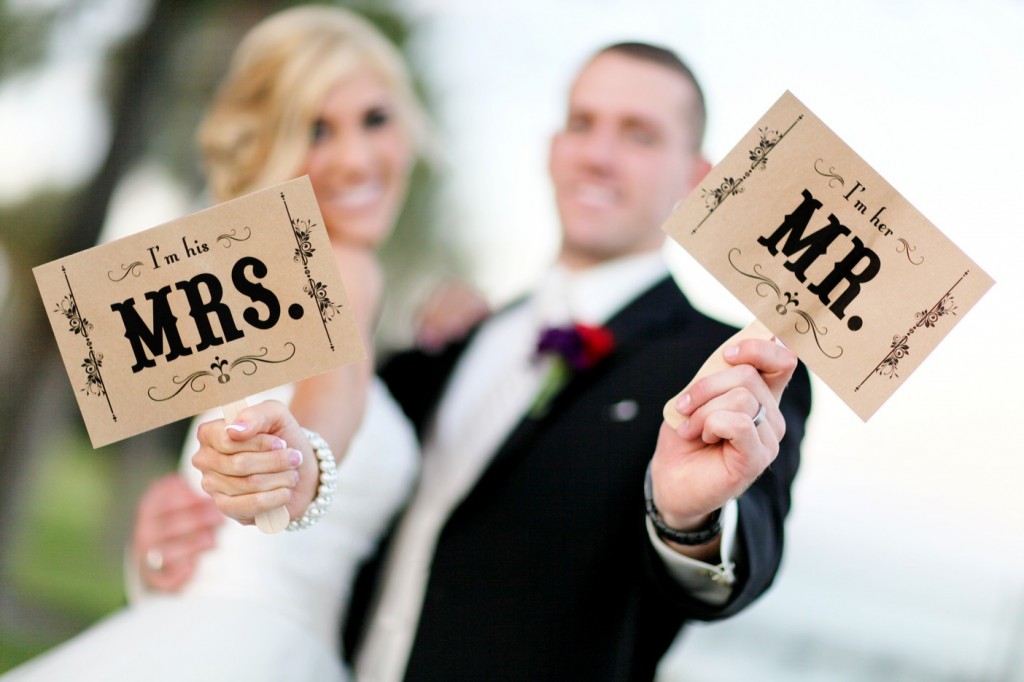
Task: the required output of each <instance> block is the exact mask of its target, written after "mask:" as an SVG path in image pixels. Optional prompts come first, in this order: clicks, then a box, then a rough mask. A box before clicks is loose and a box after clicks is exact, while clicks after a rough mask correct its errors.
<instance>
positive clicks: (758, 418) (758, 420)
mask: <svg viewBox="0 0 1024 682" xmlns="http://www.w3.org/2000/svg"><path fill="white" fill-rule="evenodd" d="M767 412H768V410H766V409H765V408H764V405H762V406H761V409H760V410H758V411H757V414H755V415H754V428H755V429H756V428H757V427H758V426H760V425H761V423H762V422H763V421H764V416H765V414H767Z"/></svg>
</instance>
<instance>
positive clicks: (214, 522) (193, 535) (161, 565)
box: [131, 474, 224, 592]
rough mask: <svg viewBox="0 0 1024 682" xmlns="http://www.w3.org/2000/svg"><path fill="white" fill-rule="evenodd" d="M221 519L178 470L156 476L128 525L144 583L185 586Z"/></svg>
mask: <svg viewBox="0 0 1024 682" xmlns="http://www.w3.org/2000/svg"><path fill="white" fill-rule="evenodd" d="M223 521H224V517H223V516H222V515H221V513H220V512H219V511H217V507H216V506H215V505H214V503H213V501H212V500H211V499H210V498H209V497H208V496H206V495H203V494H202V493H198V492H196V491H195V490H193V489H192V487H191V486H189V484H188V482H187V481H185V479H184V478H182V477H181V476H179V475H178V474H167V475H166V476H163V477H162V478H159V479H157V480H156V481H155V482H154V483H153V484H152V485H150V486H149V488H148V489H147V490H146V492H145V493H143V495H142V497H141V498H140V499H139V506H138V510H137V512H136V514H135V527H134V528H133V529H132V549H131V552H132V556H133V558H134V559H135V563H136V565H137V566H138V567H139V571H140V574H141V577H142V582H143V584H145V585H146V586H147V587H149V588H151V589H154V590H160V591H163V592H174V591H177V590H179V589H181V588H182V587H184V586H185V584H186V583H188V581H189V580H191V579H192V574H193V573H194V572H195V568H196V561H197V559H198V558H199V556H200V555H201V554H202V553H203V552H205V551H206V550H208V549H210V548H212V547H213V545H214V530H215V529H216V527H217V526H219V525H220V524H221V523H222V522H223Z"/></svg>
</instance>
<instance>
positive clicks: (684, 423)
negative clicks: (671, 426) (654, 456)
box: [676, 417, 690, 438]
mask: <svg viewBox="0 0 1024 682" xmlns="http://www.w3.org/2000/svg"><path fill="white" fill-rule="evenodd" d="M689 425H690V420H689V419H687V418H686V417H683V421H681V422H679V426H677V427H676V435H677V436H679V437H680V438H685V437H686V436H685V433H686V427H687V426H689Z"/></svg>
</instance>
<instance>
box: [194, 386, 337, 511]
mask: <svg viewBox="0 0 1024 682" xmlns="http://www.w3.org/2000/svg"><path fill="white" fill-rule="evenodd" d="M198 439H199V450H198V451H197V452H196V454H195V455H193V456H192V464H193V465H194V466H195V467H196V468H197V469H199V471H200V472H202V474H203V480H202V486H203V490H205V491H206V492H207V493H208V494H209V495H210V497H212V498H213V501H214V502H215V503H216V505H217V508H218V509H220V511H221V512H223V513H224V515H225V516H230V517H231V518H233V519H235V520H236V521H238V522H240V523H242V524H245V525H249V524H252V523H254V520H255V518H256V516H257V515H258V514H260V513H262V512H266V511H270V510H272V509H276V508H277V507H282V506H283V507H285V508H287V510H288V515H289V516H290V517H291V518H293V519H294V518H298V517H300V516H302V514H303V513H304V512H305V510H306V507H308V506H309V504H310V502H312V500H313V498H314V496H315V495H316V489H317V484H318V481H319V470H318V467H317V463H316V458H315V457H314V456H313V448H312V447H311V446H310V444H309V440H308V439H307V438H306V434H305V433H304V432H303V431H302V429H301V428H300V427H299V424H298V422H297V421H296V420H295V417H293V416H292V414H291V413H290V412H289V411H288V408H287V407H285V406H284V405H283V404H282V403H280V402H278V401H276V400H268V401H266V402H262V403H260V404H258V405H252V406H249V407H247V408H245V409H243V410H242V411H241V412H239V413H238V417H237V418H236V419H235V421H234V422H232V423H231V424H226V423H225V422H224V420H223V419H218V420H216V421H211V422H206V423H204V424H202V425H201V426H200V427H199V432H198Z"/></svg>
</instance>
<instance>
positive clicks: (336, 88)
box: [0, 6, 428, 682]
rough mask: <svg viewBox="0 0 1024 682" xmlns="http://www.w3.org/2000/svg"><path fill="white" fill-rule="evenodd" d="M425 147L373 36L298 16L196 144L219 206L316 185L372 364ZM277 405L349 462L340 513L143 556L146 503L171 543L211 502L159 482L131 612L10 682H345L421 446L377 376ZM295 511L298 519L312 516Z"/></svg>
mask: <svg viewBox="0 0 1024 682" xmlns="http://www.w3.org/2000/svg"><path fill="white" fill-rule="evenodd" d="M427 142H428V136H427V123H426V116H425V114H424V112H423V109H422V107H421V105H420V103H419V102H418V100H417V99H416V97H415V95H414V94H413V90H412V87H411V84H410V80H409V77H408V75H407V73H406V70H405V67H404V65H403V62H402V59H401V57H400V56H399V54H398V52H397V51H396V50H395V48H394V47H393V46H392V45H391V44H390V43H388V41H387V40H386V39H384V38H383V37H382V36H381V35H380V34H379V33H378V32H377V31H376V29H374V28H373V27H372V26H371V25H370V24H368V23H367V22H365V21H364V20H362V19H360V18H359V17H357V16H354V15H353V14H351V13H349V12H347V11H345V10H342V9H339V8H335V7H314V6H308V7H298V8H292V9H289V10H285V11H282V12H279V13H278V14H275V15H273V16H271V17H269V18H267V19H265V20H264V21H262V22H261V23H260V24H258V25H257V26H256V27H255V28H254V29H253V30H252V31H251V32H250V33H249V34H248V35H247V36H246V37H245V38H244V40H243V41H242V43H241V44H240V45H239V47H238V49H237V51H236V52H235V55H234V58H233V60H232V63H231V66H230V69H229V71H228V74H227V76H226V78H225V80H224V82H223V84H222V86H221V88H220V90H219V92H218V94H217V96H216V98H215V100H214V102H213V105H212V107H211V109H210V110H209V112H208V114H207V116H206V118H205V120H204V121H203V123H202V125H201V127H200V130H199V143H200V147H201V150H202V154H203V157H204V161H205V166H206V171H207V177H208V184H209V189H210V192H211V194H212V196H213V197H214V198H215V199H217V200H218V201H225V200H228V199H232V198H234V197H238V196H241V195H244V194H246V193H249V192H252V191H255V190H257V189H261V188H263V187H267V186H270V185H273V184H276V183H279V182H283V181H285V180H288V179H290V178H293V177H297V176H299V175H302V174H308V175H309V177H310V180H311V182H312V185H313V189H314V192H315V194H316V197H317V200H318V203H319V204H320V209H321V212H322V215H323V218H324V223H325V227H326V228H327V232H328V234H329V236H330V238H331V242H332V246H333V248H334V253H335V256H336V258H337V260H338V264H339V269H340V271H341V272H342V275H343V279H344V281H345V286H346V293H347V295H348V298H349V301H350V303H351V305H352V307H353V310H354V312H355V314H356V319H357V323H358V324H359V325H360V327H361V330H362V331H363V333H364V337H365V338H364V342H365V345H366V347H367V348H368V349H370V348H372V343H371V342H370V341H371V339H370V333H371V329H372V327H373V323H374V319H375V315H376V311H377V307H378V304H379V299H380V296H381V290H382V284H383V283H382V277H381V272H380V268H379V265H378V262H377V259H376V256H375V247H376V246H377V245H378V244H379V243H380V242H381V240H383V239H384V238H385V237H386V236H387V235H388V234H389V232H390V230H391V228H392V225H393V223H394V221H395V219H396V217H397V214H398V212H399V210H400V208H401V206H402V204H403V203H404V199H405V195H406V189H407V184H408V178H409V174H410V171H411V168H412V165H413V163H414V162H415V159H416V157H417V156H422V155H423V152H424V151H425V150H426V148H427ZM342 396H343V397H342ZM276 397H277V398H278V399H279V400H283V401H285V402H287V401H289V400H290V402H291V409H292V411H293V412H294V413H295V414H296V415H298V416H299V417H300V418H301V419H302V422H303V424H304V425H306V426H310V427H312V428H315V429H316V430H317V431H319V432H320V434H321V435H322V436H323V438H324V439H325V440H326V441H327V442H329V443H330V444H331V445H332V446H333V447H334V451H335V452H337V453H339V454H342V453H344V454H345V456H344V459H343V460H342V461H340V462H339V463H338V472H337V487H338V490H337V492H336V493H335V494H334V501H333V505H332V506H331V507H330V508H329V509H328V510H327V512H326V513H325V514H324V515H323V517H322V518H320V519H319V522H318V523H316V524H315V525H314V526H312V527H311V528H308V529H306V530H305V531H303V532H301V533H278V534H276V535H264V534H263V533H261V532H260V531H259V530H257V529H256V528H254V527H247V526H241V525H238V524H236V523H233V522H229V523H224V524H217V525H216V529H215V531H212V532H210V533H202V532H200V533H191V534H189V536H188V537H190V538H191V539H190V540H189V541H185V540H183V539H182V538H181V537H177V538H175V537H173V535H170V536H168V537H167V538H165V540H166V541H165V542H164V543H163V544H158V543H156V542H155V541H153V538H152V537H150V538H148V539H147V542H146V543H141V542H139V541H140V530H139V529H140V528H142V529H145V527H146V523H145V520H146V519H145V517H146V511H145V510H146V507H147V504H149V506H150V507H153V505H154V503H153V500H158V501H159V500H160V499H163V500H164V506H165V507H167V509H165V510H163V511H167V515H166V516H165V517H164V519H163V528H164V529H165V533H167V534H173V532H174V529H173V528H172V527H173V526H174V525H175V523H178V524H179V526H180V527H191V528H195V527H196V523H197V522H196V521H195V520H194V518H193V519H192V520H188V519H185V518H184V516H183V515H186V514H188V513H191V514H193V517H194V516H195V515H200V516H202V515H205V518H206V519H207V520H206V521H205V524H206V525H209V526H211V527H212V519H213V518H215V517H211V516H210V514H209V512H210V510H211V509H212V503H210V501H209V498H208V497H205V496H204V495H202V494H199V493H197V492H194V491H189V490H184V491H183V490H181V488H183V487H184V483H183V478H184V479H187V480H189V481H190V483H191V485H192V486H193V487H194V488H195V490H198V480H199V475H198V472H196V471H195V470H194V469H193V468H192V467H191V466H190V465H189V462H188V459H187V457H186V458H184V459H183V464H182V476H183V478H176V477H175V478H171V479H168V480H162V481H160V482H158V483H157V484H156V485H155V486H154V487H153V488H152V489H151V490H150V491H149V493H147V495H146V496H145V497H144V501H143V504H142V505H141V507H140V521H139V524H138V525H137V527H136V534H135V541H136V542H135V545H136V547H137V549H136V550H134V552H135V554H136V557H135V558H136V560H137V561H138V560H142V566H141V567H139V568H140V569H141V573H140V574H139V575H141V578H142V579H141V580H138V581H137V583H138V585H137V588H136V589H135V590H130V591H132V592H134V594H133V595H132V596H133V603H132V604H131V606H130V607H128V608H126V609H124V610H122V611H120V612H118V613H116V614H114V615H112V616H111V617H109V618H107V619H106V620H104V621H102V622H101V623H99V624H97V625H96V626H94V627H93V628H91V629H90V630H88V631H86V632H85V633H83V634H82V635H80V636H78V637H76V638H74V639H72V640H71V641H69V642H67V643H65V644H63V645H61V646H59V647H57V648H55V649H53V650H51V651H50V652H48V653H46V654H44V655H42V656H40V657H38V658H36V659H34V660H32V661H30V662H28V663H27V664H25V665H23V666H21V667H20V668H17V669H15V670H14V671H11V672H10V673H8V674H7V675H4V676H2V678H0V679H2V680H3V682H14V681H16V680H17V681H23V680H63V679H75V680H100V679H102V680H133V681H134V680H150V681H152V680H247V681H256V682H259V681H261V680H266V681H267V682H270V681H272V680H273V681H277V680H284V679H287V680H317V681H321V680H328V681H330V680H336V681H337V680H345V679H347V678H348V674H347V672H346V670H345V669H344V668H343V666H342V663H341V660H342V656H341V652H340V651H339V650H338V646H339V645H338V641H339V636H338V627H339V623H340V622H341V621H342V618H343V611H344V609H345V608H346V606H347V603H348V596H349V590H350V586H351V583H352V581H353V579H354V577H355V572H356V571H357V569H358V567H359V564H360V563H361V562H362V561H363V560H364V559H365V558H366V557H367V556H368V555H370V554H371V553H372V551H373V550H374V548H375V546H376V543H377V540H378V538H379V537H380V535H381V534H382V532H383V531H384V529H385V528H386V526H387V525H388V523H389V522H390V520H391V518H392V516H393V514H394V513H395V512H396V510H397V509H398V508H399V506H400V505H401V504H402V503H403V502H404V500H405V498H406V496H407V494H408V492H409V490H410V488H411V486H412V485H413V482H414V479H415V476H416V473H417V466H418V455H417V446H416V441H415V437H414V435H413V433H412V431H411V428H410V427H409V425H408V423H407V422H406V421H405V419H404V416H402V415H401V412H400V410H399V409H398V407H397V406H396V404H395V403H394V402H393V400H392V399H391V397H390V395H389V394H388V393H387V390H386V389H385V388H384V387H383V384H381V383H380V382H379V381H378V380H377V379H375V378H374V375H373V363H372V359H371V360H367V361H365V362H363V363H360V364H357V365H350V366H348V367H343V368H341V369H339V370H335V371H333V372H331V373H328V374H325V375H321V376H319V377H314V378H312V379H308V380H305V381H303V382H300V383H299V384H297V385H296V386H295V387H291V388H288V389H286V390H285V392H284V393H278V394H277V395H276ZM364 406H365V410H364ZM245 416H246V415H245V411H243V412H242V413H240V417H239V418H240V420H244V418H245ZM207 418H216V415H214V416H211V417H207ZM221 428H223V424H221ZM194 431H195V430H194V429H193V432H194ZM299 441H301V442H303V447H304V448H306V451H305V452H303V453H301V454H302V455H303V456H302V457H299V454H300V453H299V451H297V450H289V449H288V448H287V446H285V445H284V444H283V443H282V444H279V447H280V451H279V452H278V453H277V455H279V456H288V457H290V458H291V462H292V466H293V468H297V467H298V466H302V464H301V462H300V461H299V460H304V461H305V464H304V466H306V467H310V466H313V467H315V466H316V461H317V460H316V457H314V456H313V452H311V451H309V449H308V447H307V446H306V445H305V439H304V438H298V439H296V441H295V442H299ZM194 450H195V448H194V447H191V446H189V445H186V452H189V453H190V452H192V451H194ZM339 459H341V458H340V457H339ZM293 473H294V472H293ZM296 478H297V476H296ZM302 478H303V480H306V479H307V478H308V477H306V476H303V477H302ZM312 480H313V481H314V484H315V481H316V477H312ZM289 485H290V486H294V485H295V484H294V483H289ZM176 496H177V498H178V499H184V500H186V502H185V503H182V504H179V505H178V507H176V508H175V503H173V502H167V500H168V499H171V500H173V499H174V498H175V497H176ZM146 498H149V501H148V502H147V499H146ZM288 502H289V500H288V499H284V498H283V499H282V500H281V503H282V504H285V505H287V503H288ZM156 506H157V507H159V506H160V503H159V502H157V503H156ZM168 510H169V511H168ZM214 511H215V510H214ZM288 511H289V513H290V515H291V517H292V518H293V519H297V518H300V517H302V516H303V514H304V513H305V512H306V510H305V509H294V508H291V506H289V508H288ZM175 513H176V514H177V515H178V519H177V521H175V520H174V515H175ZM190 524H191V525H190ZM150 525H152V524H150ZM168 528H171V530H167V529H168ZM180 530H181V528H179V529H178V531H177V532H179V533H180ZM214 536H215V539H214ZM189 542H190V543H191V545H189ZM211 544H215V545H216V546H215V548H214V549H212V550H209V551H199V550H204V549H206V545H211ZM140 554H141V555H142V556H138V555H140ZM197 557H198V558H197ZM130 563H132V562H130ZM193 571H194V573H193ZM129 573H130V574H134V573H135V571H134V570H131V568H130V570H129ZM182 585H183V587H181V586H182ZM177 587H181V589H180V590H179V591H177V592H175V593H167V592H165V591H161V590H167V589H173V588H177ZM151 588H156V589H151Z"/></svg>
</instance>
